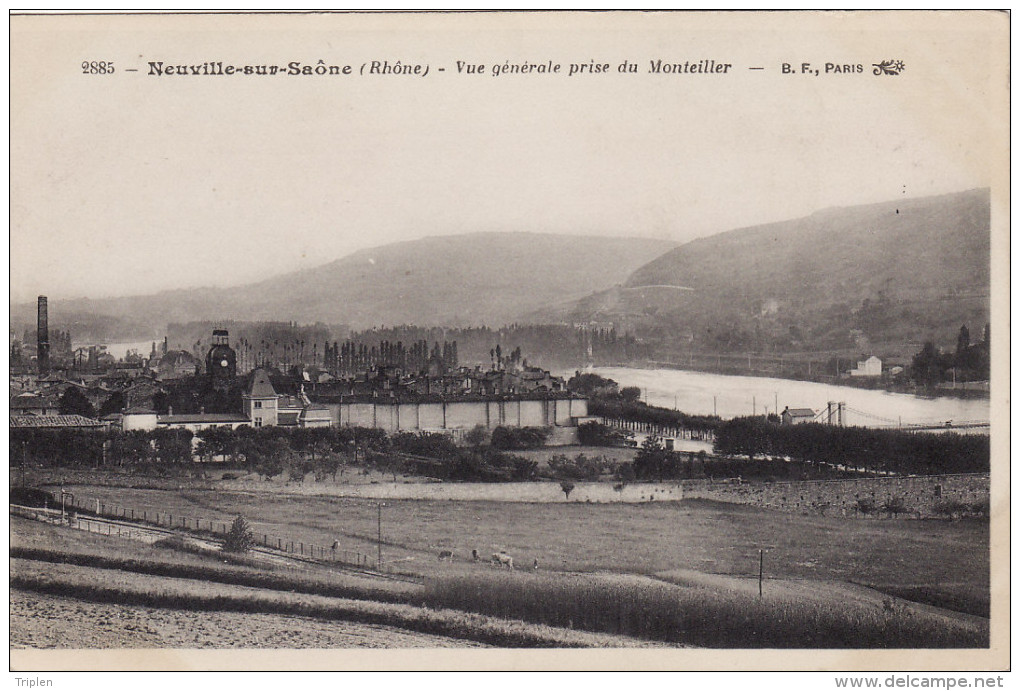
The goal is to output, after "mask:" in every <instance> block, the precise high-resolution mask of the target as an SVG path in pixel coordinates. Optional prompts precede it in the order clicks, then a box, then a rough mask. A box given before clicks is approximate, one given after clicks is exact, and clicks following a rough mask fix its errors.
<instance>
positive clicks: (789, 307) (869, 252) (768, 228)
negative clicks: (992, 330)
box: [536, 189, 991, 352]
mask: <svg viewBox="0 0 1020 691" xmlns="http://www.w3.org/2000/svg"><path fill="white" fill-rule="evenodd" d="M990 243H991V236H990V195H989V191H988V190H987V189H983V190H971V191H967V192H961V193H956V194H948V195H942V196H937V197H926V198H917V199H905V200H899V201H896V202H888V203H881V204H872V205H867V206H855V207H847V208H836V209H828V210H825V211H820V212H817V213H815V214H812V215H810V216H807V217H805V218H799V219H795V220H791V221H785V222H781V223H771V224H768V225H762V226H756V227H751V228H743V229H739V230H733V231H729V232H726V233H722V234H719V235H715V236H712V237H708V238H702V239H698V240H694V241H692V242H689V243H686V244H684V245H681V246H679V247H677V248H675V249H673V250H671V251H669V252H667V253H665V254H664V255H662V256H660V257H658V258H656V259H654V260H652V261H651V262H649V263H648V264H646V265H644V266H642V267H640V268H639V269H637V270H636V271H634V273H633V274H631V276H630V277H629V278H628V279H627V281H626V282H624V283H623V284H622V285H620V286H616V287H614V288H612V289H609V290H605V291H600V292H596V293H594V294H592V295H590V296H588V297H586V298H584V299H582V300H580V301H577V302H576V303H573V304H572V305H570V306H568V307H566V308H561V309H560V310H558V313H555V314H554V313H552V312H551V311H546V313H545V314H542V315H536V316H540V317H541V318H544V319H552V318H556V317H558V318H560V319H567V320H574V321H591V320H594V321H604V322H610V321H611V322H614V323H616V324H618V325H619V324H624V325H626V326H627V327H628V328H632V329H635V330H637V331H638V332H639V333H640V334H642V335H643V336H645V337H646V338H647V339H651V340H653V341H655V342H656V344H657V346H660V347H665V348H666V349H668V350H673V351H676V350H687V351H695V352H697V351H701V352H704V351H710V350H723V351H727V350H728V351H731V352H732V351H746V350H755V351H798V350H840V349H856V350H858V351H868V350H870V349H873V348H875V347H876V346H877V345H878V344H884V345H886V346H889V347H894V346H895V345H896V344H898V345H899V346H901V347H906V346H907V344H913V343H916V342H917V341H919V340H923V339H926V338H934V339H935V340H936V341H937V342H941V343H945V344H947V345H948V344H952V343H955V338H956V333H957V331H958V330H959V328H960V325H961V324H964V323H966V324H969V325H970V328H971V331H972V333H975V334H979V333H980V329H981V327H983V326H984V324H985V323H986V322H987V321H988V316H989V294H990V286H991V277H990V252H991V244H990Z"/></svg>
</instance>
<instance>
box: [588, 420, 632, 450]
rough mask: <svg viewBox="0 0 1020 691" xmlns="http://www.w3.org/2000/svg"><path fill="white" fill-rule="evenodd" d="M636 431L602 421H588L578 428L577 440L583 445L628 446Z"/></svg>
mask: <svg viewBox="0 0 1020 691" xmlns="http://www.w3.org/2000/svg"><path fill="white" fill-rule="evenodd" d="M633 438H634V433H633V432H629V431H625V430H619V429H614V428H612V427H610V426H608V425H603V424H602V423H601V422H586V423H584V424H583V425H580V426H579V427H578V428H577V440H578V441H579V442H581V444H582V445H583V446H627V442H628V441H629V440H631V439H633Z"/></svg>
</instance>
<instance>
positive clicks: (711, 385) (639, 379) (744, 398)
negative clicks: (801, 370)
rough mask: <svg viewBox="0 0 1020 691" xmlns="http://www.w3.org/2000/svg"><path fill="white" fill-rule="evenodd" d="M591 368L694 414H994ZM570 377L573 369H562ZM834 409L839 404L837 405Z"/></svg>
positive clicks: (900, 419) (937, 418)
mask: <svg viewBox="0 0 1020 691" xmlns="http://www.w3.org/2000/svg"><path fill="white" fill-rule="evenodd" d="M585 371H586V372H592V373H594V374H598V375H600V376H603V377H608V378H609V379H612V380H614V381H615V382H617V383H618V384H619V385H620V387H621V388H622V387H625V386H636V387H638V388H640V389H641V398H642V400H646V401H647V402H648V403H649V404H650V405H656V406H661V407H663V408H677V409H679V410H682V411H683V412H685V413H690V414H695V415H712V414H717V415H719V416H721V417H723V418H731V417H737V416H740V415H751V414H758V415H761V414H762V413H765V412H766V411H767V412H769V413H772V412H775V411H776V409H777V406H778V409H779V410H780V411H782V410H783V408H785V407H787V406H789V407H790V408H811V409H812V410H814V411H815V412H816V413H818V412H820V411H822V410H824V409H825V408H826V405H827V403H828V402H829V401H833V402H837V403H838V402H843V403H845V404H846V424H847V425H860V426H865V427H881V426H888V425H897V424H904V425H908V424H941V423H944V422H946V421H947V420H952V421H954V422H955V423H962V422H965V421H985V422H987V421H988V419H989V415H990V404H989V401H988V399H960V398H949V397H939V398H921V397H920V396H913V395H910V394H902V393H889V392H887V391H878V390H872V389H858V388H856V387H851V386H837V385H833V384H820V383H817V382H806V381H795V380H791V379H775V378H771V377H744V376H732V375H726V374H710V373H707V372H688V371H684V370H672V369H635V368H631V367H596V368H593V369H590V370H585ZM561 376H565V377H566V378H570V377H571V376H573V372H564V373H561ZM834 409H835V406H834Z"/></svg>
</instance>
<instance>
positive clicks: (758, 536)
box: [73, 486, 989, 614]
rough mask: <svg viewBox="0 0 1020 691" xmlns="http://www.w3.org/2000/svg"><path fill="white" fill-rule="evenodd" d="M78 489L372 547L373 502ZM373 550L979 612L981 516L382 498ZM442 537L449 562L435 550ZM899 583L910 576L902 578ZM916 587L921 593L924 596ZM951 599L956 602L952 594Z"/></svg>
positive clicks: (983, 604) (463, 570)
mask: <svg viewBox="0 0 1020 691" xmlns="http://www.w3.org/2000/svg"><path fill="white" fill-rule="evenodd" d="M73 490H74V491H75V493H76V495H77V496H78V497H80V498H92V497H97V498H99V499H100V500H101V501H102V502H104V503H107V504H116V505H119V506H126V507H133V508H134V509H135V510H136V512H138V511H141V510H143V509H144V510H148V511H150V512H152V511H156V510H159V511H163V512H165V511H169V512H172V513H173V514H175V515H178V516H189V517H191V518H192V519H193V518H196V517H199V518H202V519H204V520H218V521H226V522H229V520H230V519H231V518H232V517H233V516H234V515H236V514H243V515H245V516H246V517H247V518H248V519H249V521H250V522H251V523H252V524H253V528H254V529H255V531H256V532H259V533H262V532H265V533H269V534H272V535H279V536H282V537H285V538H288V539H290V540H295V541H303V542H305V543H306V544H308V543H310V544H316V545H330V544H331V543H332V541H333V540H334V539H339V540H340V542H341V545H342V546H343V548H344V549H352V550H360V551H362V552H365V553H368V554H371V555H373V556H374V555H375V550H376V548H377V545H376V542H375V539H376V531H377V522H376V521H377V517H378V513H377V511H378V510H377V505H376V502H373V501H368V500H357V499H339V498H328V497H300V498H297V497H290V496H282V495H274V494H272V493H236V492H222V491H216V490H208V491H181V492H170V491H159V490H142V489H129V488H116V487H113V488H111V487H101V486H78V487H74V488H73ZM382 534H383V559H384V561H388V562H395V563H397V564H399V568H400V569H401V570H404V571H409V572H415V573H419V574H421V575H424V576H443V575H458V574H460V575H463V574H468V573H474V572H476V571H477V570H478V569H479V568H488V567H486V566H476V565H473V564H470V563H469V562H468V555H469V554H470V552H471V550H472V549H477V550H479V552H481V553H482V554H483V556H485V555H488V554H491V553H492V552H494V551H496V550H500V549H505V550H506V551H507V552H509V553H510V554H511V555H513V557H514V559H515V561H516V562H517V564H518V565H519V566H523V567H530V566H531V565H532V564H533V562H534V560H536V559H537V560H538V562H539V566H540V569H541V570H543V571H546V570H555V571H566V572H576V571H580V572H595V571H608V572H618V573H636V574H656V573H660V572H669V571H672V570H676V569H690V570H695V571H699V572H706V573H715V574H729V575H740V574H745V575H746V574H752V573H757V568H758V550H759V549H764V550H766V552H765V560H764V561H765V574H766V577H767V578H795V579H796V578H802V579H824V580H836V581H844V582H853V583H861V584H866V585H869V586H873V587H875V588H877V589H879V590H886V591H888V592H893V593H894V594H900V595H903V596H905V597H909V594H910V592H915V593H918V594H919V599H921V600H922V601H926V602H929V603H931V604H936V605H942V606H956V607H957V608H961V609H963V611H968V612H971V613H978V614H982V613H985V614H986V613H987V608H988V599H989V596H988V588H989V549H988V540H989V536H988V524H987V522H979V521H953V522H950V521H935V520H923V521H918V520H910V519H881V520H854V521H850V520H846V519H841V518H839V517H822V516H801V515H795V514H789V513H781V512H772V511H768V510H765V509H759V508H755V507H749V506H737V505H732V504H719V503H715V502H710V501H704V500H691V501H684V502H668V503H667V502H662V503H659V502H653V503H645V504H634V505H627V504H602V505H588V504H581V503H569V504H568V503H564V504H514V503H500V502H452V501H400V500H390V501H387V502H386V505H385V506H384V507H383V509H382ZM442 549H450V550H452V551H453V552H454V553H455V555H456V557H457V558H456V560H455V561H454V562H453V563H448V562H439V561H438V559H437V554H438V552H439V550H442ZM904 589H913V590H912V591H908V590H904ZM920 595H923V597H920ZM954 603H955V604H954Z"/></svg>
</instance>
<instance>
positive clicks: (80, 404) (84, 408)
mask: <svg viewBox="0 0 1020 691" xmlns="http://www.w3.org/2000/svg"><path fill="white" fill-rule="evenodd" d="M60 414H61V415H84V416H85V417H95V416H96V409H95V408H93V407H92V403H91V402H89V399H88V398H86V397H85V394H83V393H82V392H81V391H79V390H78V387H76V386H69V387H67V389H65V390H64V393H63V394H61V396H60Z"/></svg>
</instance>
